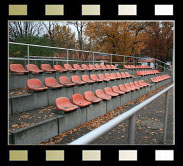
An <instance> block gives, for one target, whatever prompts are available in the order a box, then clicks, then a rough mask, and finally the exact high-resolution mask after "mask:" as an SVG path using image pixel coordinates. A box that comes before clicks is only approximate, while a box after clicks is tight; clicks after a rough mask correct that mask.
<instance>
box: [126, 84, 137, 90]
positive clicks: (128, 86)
mask: <svg viewBox="0 0 183 166" xmlns="http://www.w3.org/2000/svg"><path fill="white" fill-rule="evenodd" d="M125 88H126V89H129V90H131V91H134V90H135V88H134V87H131V86H130V84H129V83H125Z"/></svg>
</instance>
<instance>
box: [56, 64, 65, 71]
mask: <svg viewBox="0 0 183 166" xmlns="http://www.w3.org/2000/svg"><path fill="white" fill-rule="evenodd" d="M53 69H54V70H64V68H63V67H62V66H61V65H53Z"/></svg>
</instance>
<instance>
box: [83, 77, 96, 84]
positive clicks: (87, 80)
mask: <svg viewBox="0 0 183 166" xmlns="http://www.w3.org/2000/svg"><path fill="white" fill-rule="evenodd" d="M81 77H82V80H83V81H84V82H87V83H94V82H95V81H93V80H91V79H90V77H89V75H82V76H81Z"/></svg>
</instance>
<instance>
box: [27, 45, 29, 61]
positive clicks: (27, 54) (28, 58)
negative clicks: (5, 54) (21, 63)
mask: <svg viewBox="0 0 183 166" xmlns="http://www.w3.org/2000/svg"><path fill="white" fill-rule="evenodd" d="M27 60H28V64H29V45H27Z"/></svg>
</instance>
